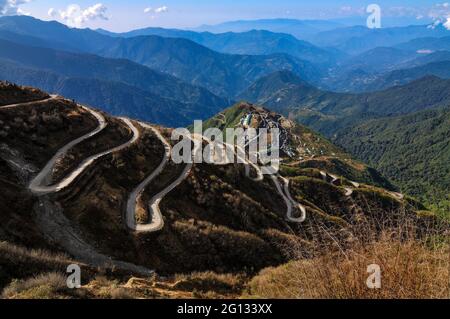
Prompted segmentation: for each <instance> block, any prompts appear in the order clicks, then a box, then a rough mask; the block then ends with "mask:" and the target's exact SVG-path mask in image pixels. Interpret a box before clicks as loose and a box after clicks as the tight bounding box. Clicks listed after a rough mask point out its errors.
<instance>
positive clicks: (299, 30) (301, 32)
mask: <svg viewBox="0 0 450 319" xmlns="http://www.w3.org/2000/svg"><path fill="white" fill-rule="evenodd" d="M341 26H342V24H340V23H338V22H333V21H327V20H296V19H259V20H238V21H228V22H224V23H221V24H217V25H204V26H201V27H199V28H196V29H195V30H196V31H209V32H213V33H224V32H230V31H231V32H246V31H251V30H268V31H272V32H281V33H287V34H292V35H293V36H295V37H297V38H298V39H303V40H307V39H309V38H313V37H314V36H315V35H316V34H317V33H319V32H322V31H327V30H333V29H336V28H338V27H341Z"/></svg>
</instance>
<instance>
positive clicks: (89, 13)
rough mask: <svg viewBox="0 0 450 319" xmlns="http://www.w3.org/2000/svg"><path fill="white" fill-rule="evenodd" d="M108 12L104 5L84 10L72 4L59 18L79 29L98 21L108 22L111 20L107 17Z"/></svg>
mask: <svg viewBox="0 0 450 319" xmlns="http://www.w3.org/2000/svg"><path fill="white" fill-rule="evenodd" d="M107 10H108V8H107V7H106V6H105V5H104V4H102V3H97V4H95V5H93V6H90V7H88V8H86V9H84V10H83V9H81V7H80V6H79V5H78V4H71V5H69V6H68V7H67V8H66V10H60V11H59V16H60V18H61V19H62V20H64V21H66V23H67V25H69V26H71V27H77V28H79V27H82V26H83V25H84V24H85V23H86V22H88V21H92V20H97V19H101V20H108V19H109V18H108V16H107V15H106V11H107ZM49 14H50V11H49Z"/></svg>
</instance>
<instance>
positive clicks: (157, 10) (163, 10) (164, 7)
mask: <svg viewBox="0 0 450 319" xmlns="http://www.w3.org/2000/svg"><path fill="white" fill-rule="evenodd" d="M167 11H169V8H167V7H166V6H162V7H160V8H156V9H155V13H163V12H167Z"/></svg>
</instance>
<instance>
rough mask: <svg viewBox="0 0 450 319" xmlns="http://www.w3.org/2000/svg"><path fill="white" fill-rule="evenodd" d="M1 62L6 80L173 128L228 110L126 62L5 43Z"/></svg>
mask: <svg viewBox="0 0 450 319" xmlns="http://www.w3.org/2000/svg"><path fill="white" fill-rule="evenodd" d="M0 60H1V62H0V65H1V70H2V78H3V79H8V80H10V81H15V82H18V83H21V84H27V85H33V86H37V87H41V88H42V89H45V90H49V91H51V92H58V93H61V94H65V95H66V96H69V97H72V98H76V99H77V100H79V101H82V102H84V103H88V104H91V105H97V106H100V107H103V108H104V109H105V110H107V111H110V112H112V113H113V114H116V115H119V114H122V115H123V114H128V115H130V116H135V117H138V118H142V119H145V120H151V121H154V122H158V123H161V124H165V125H169V126H180V125H187V124H189V123H191V122H192V121H193V120H194V119H202V118H207V117H209V116H211V115H213V114H214V113H216V112H217V111H218V110H220V109H221V108H223V107H225V106H227V105H229V104H230V102H229V100H227V99H223V98H220V97H218V96H215V95H214V94H212V93H210V92H209V91H207V90H206V89H203V88H200V87H196V86H192V85H190V84H187V83H184V82H182V81H181V80H179V79H177V78H174V77H172V76H168V75H165V74H162V73H159V72H156V71H153V70H151V69H149V68H147V67H144V66H142V65H139V64H137V63H133V62H130V61H127V60H114V59H106V58H102V57H99V56H95V55H87V54H77V53H70V52H63V51H56V50H52V49H45V48H39V47H29V46H24V45H20V44H16V43H13V42H10V41H5V40H0ZM38 74H40V75H38ZM81 79H84V81H85V83H82V82H83V81H82V80H81ZM95 92H98V94H95ZM168 110H170V113H168V114H165V113H166V112H167V111H168Z"/></svg>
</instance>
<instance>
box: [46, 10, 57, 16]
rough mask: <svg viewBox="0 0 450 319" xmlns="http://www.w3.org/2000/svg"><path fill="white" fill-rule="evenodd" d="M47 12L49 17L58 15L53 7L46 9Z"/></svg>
mask: <svg viewBox="0 0 450 319" xmlns="http://www.w3.org/2000/svg"><path fill="white" fill-rule="evenodd" d="M47 14H48V16H49V17H51V18H56V16H57V15H58V13H57V12H56V10H55V8H50V9H48V12H47Z"/></svg>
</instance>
